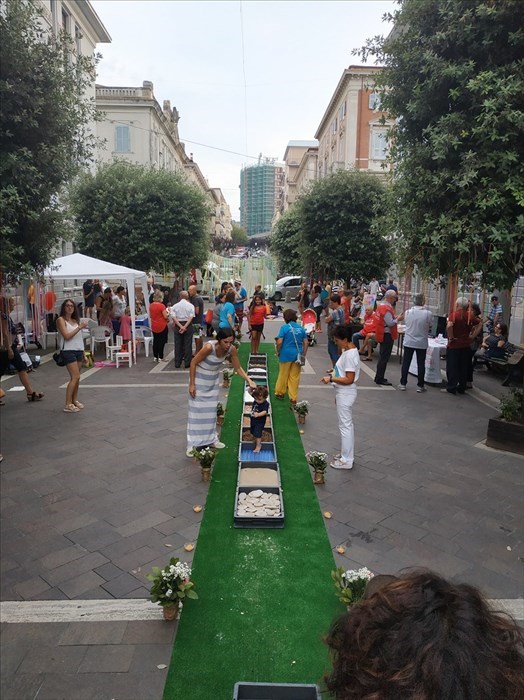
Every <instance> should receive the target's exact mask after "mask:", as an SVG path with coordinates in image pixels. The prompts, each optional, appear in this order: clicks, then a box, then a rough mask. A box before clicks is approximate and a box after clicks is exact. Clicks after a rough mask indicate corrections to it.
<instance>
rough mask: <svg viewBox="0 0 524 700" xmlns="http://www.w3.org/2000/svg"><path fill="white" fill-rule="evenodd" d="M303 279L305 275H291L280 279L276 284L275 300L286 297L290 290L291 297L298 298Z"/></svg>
mask: <svg viewBox="0 0 524 700" xmlns="http://www.w3.org/2000/svg"><path fill="white" fill-rule="evenodd" d="M302 281H303V277H293V276H291V275H287V276H286V277H281V278H280V279H278V280H277V281H276V284H275V294H274V298H275V301H280V300H281V299H282V298H285V296H286V294H287V293H288V292H291V299H296V297H297V294H298V293H299V291H300V285H301V284H302Z"/></svg>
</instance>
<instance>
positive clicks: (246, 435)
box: [240, 418, 274, 445]
mask: <svg viewBox="0 0 524 700" xmlns="http://www.w3.org/2000/svg"><path fill="white" fill-rule="evenodd" d="M266 423H267V418H266ZM264 432H265V433H267V435H268V436H269V438H268V439H267V440H264ZM240 441H241V442H254V441H255V440H254V438H253V437H252V435H251V432H250V430H249V425H243V426H242V434H241V435H240ZM268 442H274V436H273V427H272V426H271V422H270V423H269V425H264V428H263V431H262V444H263V445H265V444H266V443H268Z"/></svg>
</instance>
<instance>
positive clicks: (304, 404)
mask: <svg viewBox="0 0 524 700" xmlns="http://www.w3.org/2000/svg"><path fill="white" fill-rule="evenodd" d="M293 409H294V410H295V413H297V414H298V422H299V423H302V425H303V424H304V423H305V422H306V416H307V414H308V413H309V401H298V402H297V403H296V404H295V405H294V406H293Z"/></svg>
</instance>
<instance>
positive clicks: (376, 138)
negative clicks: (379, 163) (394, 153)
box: [371, 129, 387, 160]
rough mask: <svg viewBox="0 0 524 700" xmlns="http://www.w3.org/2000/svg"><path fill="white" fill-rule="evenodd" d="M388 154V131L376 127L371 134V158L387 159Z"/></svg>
mask: <svg viewBox="0 0 524 700" xmlns="http://www.w3.org/2000/svg"><path fill="white" fill-rule="evenodd" d="M386 156H387V141H386V132H385V131H384V130H381V131H379V130H378V129H374V130H373V131H372V134H371V159H372V160H385V159H386Z"/></svg>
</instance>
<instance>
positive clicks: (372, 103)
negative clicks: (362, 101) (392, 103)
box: [369, 92, 380, 110]
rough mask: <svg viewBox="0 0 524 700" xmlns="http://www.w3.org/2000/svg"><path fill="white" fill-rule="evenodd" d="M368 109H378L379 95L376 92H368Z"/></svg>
mask: <svg viewBox="0 0 524 700" xmlns="http://www.w3.org/2000/svg"><path fill="white" fill-rule="evenodd" d="M369 109H373V110H375V109H380V95H379V94H378V93H376V92H370V93H369Z"/></svg>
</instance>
